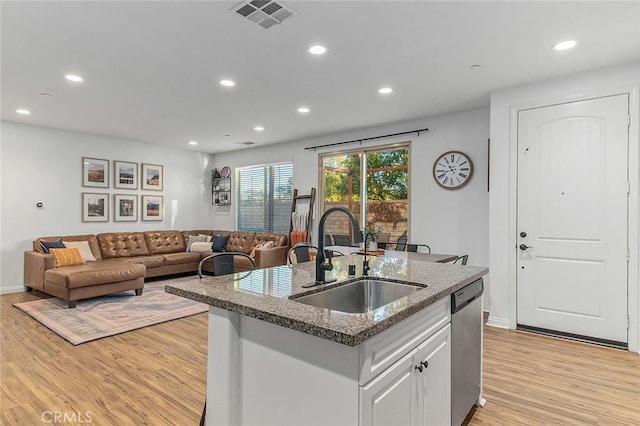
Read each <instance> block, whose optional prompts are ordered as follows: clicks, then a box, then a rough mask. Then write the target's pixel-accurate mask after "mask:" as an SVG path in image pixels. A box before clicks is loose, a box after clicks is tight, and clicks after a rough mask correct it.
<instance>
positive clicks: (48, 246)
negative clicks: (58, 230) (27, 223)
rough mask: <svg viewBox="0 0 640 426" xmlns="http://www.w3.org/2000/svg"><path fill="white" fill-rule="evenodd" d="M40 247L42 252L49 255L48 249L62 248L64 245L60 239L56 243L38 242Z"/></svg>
mask: <svg viewBox="0 0 640 426" xmlns="http://www.w3.org/2000/svg"><path fill="white" fill-rule="evenodd" d="M40 247H41V248H42V251H43V252H45V253H49V249H53V248H64V244H63V243H62V239H60V240H56V241H40Z"/></svg>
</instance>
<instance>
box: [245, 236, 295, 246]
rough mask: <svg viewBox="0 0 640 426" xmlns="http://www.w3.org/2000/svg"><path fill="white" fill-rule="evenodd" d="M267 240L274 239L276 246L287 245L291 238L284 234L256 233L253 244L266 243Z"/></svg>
mask: <svg viewBox="0 0 640 426" xmlns="http://www.w3.org/2000/svg"><path fill="white" fill-rule="evenodd" d="M267 241H273V244H274V246H275V247H280V246H286V245H287V244H288V243H289V238H288V237H287V236H286V235H284V234H256V239H255V241H254V242H253V245H254V246H255V245H258V244H264V243H266V242H267Z"/></svg>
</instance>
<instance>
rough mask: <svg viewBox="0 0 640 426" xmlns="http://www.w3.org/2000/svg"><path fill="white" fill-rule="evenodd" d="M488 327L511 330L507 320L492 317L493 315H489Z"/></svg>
mask: <svg viewBox="0 0 640 426" xmlns="http://www.w3.org/2000/svg"><path fill="white" fill-rule="evenodd" d="M487 325H488V326H489V327H496V328H506V329H507V330H508V329H509V320H508V319H507V318H496V317H492V316H491V314H489V319H488V320H487Z"/></svg>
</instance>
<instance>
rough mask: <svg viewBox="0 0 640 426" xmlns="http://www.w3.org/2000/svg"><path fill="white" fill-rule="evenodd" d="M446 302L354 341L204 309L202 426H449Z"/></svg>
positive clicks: (447, 311) (449, 328) (447, 301)
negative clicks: (205, 348) (206, 313)
mask: <svg viewBox="0 0 640 426" xmlns="http://www.w3.org/2000/svg"><path fill="white" fill-rule="evenodd" d="M450 306H451V303H450V299H449V297H446V298H443V299H441V300H439V301H436V302H434V303H433V304H431V305H430V306H428V307H427V308H425V309H423V310H421V311H418V312H416V313H415V314H413V315H411V316H410V317H408V318H406V319H404V320H402V321H400V322H399V323H397V324H395V325H393V326H391V327H389V328H388V329H386V330H384V331H382V332H381V333H379V334H377V335H375V336H373V337H372V338H371V339H369V340H366V341H365V342H363V343H362V344H360V345H358V346H346V345H342V344H340V343H336V342H333V341H330V340H326V339H321V338H318V337H315V336H311V335H309V334H305V333H301V332H298V331H293V330H291V329H288V328H286V327H281V326H278V325H275V324H271V323H268V322H265V321H261V320H258V319H256V318H251V317H247V316H244V315H240V314H238V313H231V312H228V311H225V310H223V309H221V308H216V307H211V308H210V310H209V356H208V369H207V414H206V418H207V425H214V424H216V425H229V426H231V425H233V426H289V425H292V426H293V425H301V424H304V425H305V426H326V425H331V426H374V425H375V426H399V425H402V426H418V425H420V426H422V425H435V426H444V425H446V426H449V425H450V423H451V420H450V418H451V405H450V399H451V348H450V345H451V342H450V336H451V334H450V333H451V325H450V321H451V314H450ZM425 365H427V367H425ZM420 370H422V371H420Z"/></svg>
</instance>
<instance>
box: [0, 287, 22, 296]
mask: <svg viewBox="0 0 640 426" xmlns="http://www.w3.org/2000/svg"><path fill="white" fill-rule="evenodd" d="M23 291H26V288H25V287H24V286H23V285H14V286H11V287H0V294H10V293H22V292H23Z"/></svg>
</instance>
